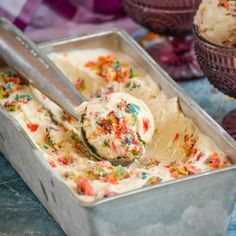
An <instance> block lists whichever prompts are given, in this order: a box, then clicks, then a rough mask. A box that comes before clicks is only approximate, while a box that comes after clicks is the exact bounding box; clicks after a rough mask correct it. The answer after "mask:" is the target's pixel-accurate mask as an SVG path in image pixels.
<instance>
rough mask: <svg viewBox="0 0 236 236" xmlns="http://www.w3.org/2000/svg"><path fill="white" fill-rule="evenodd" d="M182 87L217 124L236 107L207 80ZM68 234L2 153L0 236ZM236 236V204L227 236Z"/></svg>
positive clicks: (235, 103) (0, 158)
mask: <svg viewBox="0 0 236 236" xmlns="http://www.w3.org/2000/svg"><path fill="white" fill-rule="evenodd" d="M179 84H180V86H181V87H182V88H183V89H184V90H185V91H186V92H187V93H188V94H189V95H190V96H191V97H192V98H193V99H194V100H195V101H196V102H197V103H198V104H199V105H200V106H201V107H202V108H203V109H204V110H206V111H207V112H208V113H209V114H210V115H211V116H212V117H213V118H214V119H215V120H216V121H217V122H219V123H220V122H221V120H222V119H223V117H224V115H225V114H227V112H229V111H231V110H232V109H234V108H236V101H231V100H230V99H228V98H227V96H225V95H224V94H222V93H220V92H217V91H216V90H215V89H213V88H212V86H211V85H210V84H209V82H208V80H207V79H201V80H195V81H189V82H181V83H179ZM2 235H3V236H16V235H17V236H18V235H20V236H24V235H39V236H42V235H47V236H52V235H59V236H61V235H65V234H64V232H63V231H62V229H61V228H60V227H59V226H58V224H57V223H56V222H55V221H54V219H53V218H52V217H51V216H50V215H49V214H48V212H47V211H46V210H45V208H44V207H43V206H42V204H41V203H40V202H39V201H38V199H37V198H36V197H35V196H34V194H33V193H32V192H31V190H30V189H29V188H28V187H27V185H26V184H25V183H24V181H23V180H22V179H21V177H20V176H19V175H18V174H17V172H16V171H15V170H14V169H13V168H12V166H11V164H10V163H9V162H8V161H7V160H6V159H5V157H4V156H3V155H1V154H0V236H2ZM235 235H236V205H235V207H234V210H233V212H232V217H231V222H230V224H229V227H228V232H227V236H235Z"/></svg>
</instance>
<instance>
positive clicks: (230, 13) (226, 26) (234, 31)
mask: <svg viewBox="0 0 236 236" xmlns="http://www.w3.org/2000/svg"><path fill="white" fill-rule="evenodd" d="M194 23H195V24H196V25H197V26H198V27H199V31H200V33H201V34H202V36H203V37H205V38H206V39H207V40H209V41H210V42H212V43H215V44H218V45H223V46H227V47H236V1H235V0H203V1H202V3H201V5H200V7H199V9H198V11H197V14H196V16H195V20H194Z"/></svg>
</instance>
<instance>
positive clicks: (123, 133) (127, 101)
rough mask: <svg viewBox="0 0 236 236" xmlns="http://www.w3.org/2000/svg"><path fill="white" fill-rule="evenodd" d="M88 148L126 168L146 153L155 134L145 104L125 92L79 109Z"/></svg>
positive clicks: (103, 98) (97, 100) (151, 117)
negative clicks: (146, 148)
mask: <svg viewBox="0 0 236 236" xmlns="http://www.w3.org/2000/svg"><path fill="white" fill-rule="evenodd" d="M78 112H79V113H81V114H83V115H82V131H83V134H84V136H85V138H86V140H87V142H88V144H89V145H90V146H91V148H92V149H93V150H94V152H96V153H97V154H98V156H102V157H103V159H106V160H109V161H110V162H111V163H113V164H115V165H116V164H120V163H122V164H123V165H126V164H128V163H130V162H132V161H133V160H135V159H137V158H139V157H140V156H141V155H143V154H144V153H145V144H147V143H149V142H150V141H151V139H152V135H153V133H154V120H153V116H152V113H151V112H150V110H149V108H148V107H147V105H146V104H145V103H144V102H143V101H142V100H140V99H137V98H135V97H133V96H131V95H129V94H127V93H122V92H117V93H111V94H109V95H106V96H104V97H101V98H99V99H95V100H93V101H91V102H89V103H88V104H84V105H82V106H80V107H79V111H78Z"/></svg>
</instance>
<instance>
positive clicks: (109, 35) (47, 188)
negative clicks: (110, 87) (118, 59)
mask: <svg viewBox="0 0 236 236" xmlns="http://www.w3.org/2000/svg"><path fill="white" fill-rule="evenodd" d="M97 47H103V48H108V49H112V50H117V51H120V52H123V53H125V54H126V55H128V56H129V57H131V58H132V59H133V60H134V61H135V62H136V63H137V64H138V65H140V66H142V68H143V69H145V70H146V72H147V73H148V74H149V75H150V76H151V77H152V78H153V79H154V80H155V81H156V82H157V83H158V84H159V85H160V87H161V88H162V89H163V91H164V92H165V93H166V94H167V95H168V96H169V97H173V96H178V97H179V101H180V106H181V109H182V110H183V112H184V114H185V115H186V116H187V117H189V118H191V119H192V120H193V121H194V122H195V123H196V124H197V125H198V127H199V128H200V129H201V130H202V131H203V133H205V134H207V135H208V136H210V137H211V138H212V140H213V141H214V142H215V143H216V144H217V145H218V146H219V147H220V148H221V149H222V150H223V151H224V152H225V153H226V154H227V155H228V156H229V158H230V160H231V161H232V162H233V163H235V162H236V144H235V142H234V140H233V139H232V138H231V137H230V136H229V135H228V134H227V133H226V132H225V131H224V130H223V129H222V128H221V127H220V126H219V125H218V124H217V123H216V122H215V121H214V120H213V119H212V118H211V117H210V116H209V115H207V113H206V112H204V111H203V110H202V109H201V108H200V107H199V106H198V105H197V104H196V103H195V102H194V101H193V100H192V99H191V98H190V97H189V96H188V95H186V94H185V93H184V92H183V90H182V89H181V88H180V87H179V86H178V85H177V84H176V83H175V82H174V81H173V80H172V79H171V78H170V77H169V76H168V75H167V74H166V73H165V72H164V71H163V70H162V69H161V68H160V67H159V66H158V65H157V64H156V63H155V62H154V61H153V59H152V58H151V57H150V56H149V55H148V54H147V53H146V52H145V51H144V50H143V49H142V48H141V47H140V46H139V45H138V44H137V43H136V42H135V41H134V40H133V39H132V38H131V37H130V36H129V35H128V34H127V33H125V32H123V31H120V30H116V29H112V30H107V31H102V32H98V33H95V34H90V35H84V36H80V37H74V38H70V39H65V40H60V41H55V42H49V43H46V44H42V45H40V48H41V49H42V50H43V51H44V52H45V53H47V54H48V53H51V52H67V51H70V50H74V49H76V50H78V49H91V48H97ZM3 124H4V125H3ZM16 147H17V148H16ZM0 150H1V151H2V152H3V153H4V155H5V156H6V157H7V159H8V160H9V161H10V162H11V164H12V165H13V166H14V168H15V169H16V170H17V171H18V172H19V174H20V175H21V176H22V178H23V179H24V181H25V182H26V183H27V184H28V186H29V187H30V188H31V190H32V191H33V192H34V193H35V195H36V196H37V197H38V198H39V200H40V201H41V202H42V204H43V205H44V206H45V207H46V208H47V210H48V211H49V212H50V214H51V215H52V216H53V217H54V218H55V219H56V221H57V222H58V223H59V224H60V226H61V227H62V228H63V230H64V231H65V232H66V233H67V234H68V235H85V236H90V235H101V236H106V235H107V236H108V235H115V236H116V235H117V236H118V235H122V236H126V235H127V236H128V235H137V236H138V235H142V236H143V235H145V236H146V235H147V236H148V235H164V236H168V235H170V236H172V235H181V236H182V235H183V236H184V235H188V236H191V235H203V236H204V235H207V236H209V235H214V236H215V235H224V233H225V231H226V228H227V225H228V222H229V217H230V214H231V211H232V209H233V204H234V200H235V196H236V181H235V179H236V166H235V165H233V166H231V167H228V168H224V169H220V170H216V171H211V172H205V173H200V174H197V175H194V176H189V177H185V178H182V179H178V180H174V181H169V182H164V183H161V184H159V185H156V186H151V187H144V188H142V189H138V190H135V191H131V192H128V193H125V194H121V195H118V196H115V197H111V198H107V199H103V200H100V201H98V202H96V203H92V204H86V205H84V204H83V203H82V202H79V200H78V199H77V197H76V194H75V193H73V192H72V191H71V190H70V189H69V188H68V187H67V185H66V184H65V183H64V182H63V179H62V178H61V177H60V176H59V174H58V173H57V172H56V171H54V170H53V169H52V168H50V167H49V165H48V163H47V162H46V160H45V159H44V158H43V157H42V156H41V155H42V154H41V153H40V152H39V151H38V150H37V149H36V147H35V146H34V144H33V142H32V141H31V140H30V139H29V137H28V136H27V134H26V133H25V131H24V130H23V129H22V128H21V126H20V125H19V124H18V123H17V121H16V120H15V119H14V118H13V117H11V116H10V115H9V114H8V113H7V112H6V111H5V110H4V109H3V108H1V109H0Z"/></svg>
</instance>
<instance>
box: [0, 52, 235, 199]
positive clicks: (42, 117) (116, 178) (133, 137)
mask: <svg viewBox="0 0 236 236" xmlns="http://www.w3.org/2000/svg"><path fill="white" fill-rule="evenodd" d="M50 58H51V59H52V60H53V61H54V62H55V64H56V65H57V66H58V67H59V69H61V70H62V72H63V73H64V74H65V75H66V77H67V78H68V79H69V80H70V81H71V83H72V84H73V85H74V86H75V87H76V88H77V89H78V90H79V91H80V92H81V93H82V94H83V95H84V96H85V97H86V98H87V99H88V100H90V101H91V106H89V107H88V109H87V110H86V112H85V118H84V126H87V127H88V133H87V134H86V135H87V139H88V141H89V142H90V144H91V145H97V144H99V145H98V146H97V147H99V148H98V149H97V150H96V151H97V152H99V153H101V154H105V155H107V159H108V160H112V159H113V158H114V157H117V156H124V153H123V152H122V151H121V150H123V148H127V153H126V156H127V157H128V158H129V159H134V162H132V163H131V164H129V165H128V166H121V165H118V166H117V165H113V164H112V163H111V162H110V161H107V160H102V161H97V160H93V159H91V156H90V154H89V153H87V151H86V149H85V148H84V146H83V142H82V141H81V136H80V132H78V130H79V126H78V122H77V120H75V119H74V118H73V117H71V116H70V115H68V114H67V113H65V112H64V111H63V110H62V109H61V108H59V107H58V106H57V105H56V104H55V103H53V102H52V101H51V100H49V99H48V98H47V97H46V96H44V95H43V94H42V93H41V92H39V91H38V90H37V89H35V88H34V87H33V86H30V85H27V84H24V83H23V82H22V81H21V80H20V78H19V76H18V75H17V74H16V73H15V72H14V71H12V70H11V69H9V68H2V69H1V73H0V104H1V105H2V106H3V107H4V108H5V109H6V110H7V111H9V113H10V114H11V115H12V116H14V118H15V119H17V121H18V122H19V123H20V125H21V126H22V127H23V128H24V129H25V131H26V132H27V134H28V135H29V137H30V138H31V139H32V140H33V142H34V143H35V145H36V146H37V148H38V149H39V150H40V151H41V153H42V154H43V156H44V158H45V159H46V160H47V161H48V164H49V165H50V166H51V168H52V169H53V171H57V172H58V173H59V175H60V176H61V177H62V178H63V180H64V182H65V183H66V184H67V185H68V187H69V188H71V190H72V191H75V192H76V194H77V196H78V198H79V199H80V200H81V201H86V202H93V201H96V200H99V199H102V198H105V197H110V196H114V195H117V194H120V193H124V192H127V191H131V190H134V189H137V188H141V187H143V186H148V185H155V184H159V183H162V182H164V181H168V180H173V179H176V178H182V177H185V176H189V175H193V174H197V173H200V172H204V171H210V170H215V169H218V168H223V167H226V166H229V165H230V162H229V160H228V159H227V157H226V156H225V154H224V153H223V152H222V151H221V150H220V149H219V148H218V147H217V146H216V144H215V143H214V142H213V141H212V140H211V139H210V138H209V137H208V136H207V135H205V134H203V133H202V132H201V131H200V130H199V129H198V127H197V126H196V125H195V124H194V123H193V121H192V120H191V119H189V118H187V117H186V116H185V115H184V114H183V113H182V111H181V109H180V107H179V103H178V98H176V97H173V98H168V97H167V96H166V94H165V93H164V92H163V91H162V90H161V89H160V88H159V86H158V85H157V84H156V83H155V82H154V81H153V80H152V79H151V78H150V76H149V75H148V74H147V73H146V72H145V71H144V70H142V69H141V66H142V65H137V64H136V63H135V62H134V61H133V60H132V59H130V58H129V57H127V56H126V55H124V54H121V53H119V52H114V51H111V50H107V49H93V50H79V51H71V52H67V53H64V54H62V53H61V54H60V53H58V54H51V55H50ZM124 92H125V93H128V94H130V95H127V96H125V97H124V96H123V95H124ZM99 97H102V98H99ZM94 98H98V100H93V99H94ZM62 99H63V98H62ZM97 101H99V103H97ZM107 101H108V103H107ZM104 102H105V104H103V103H104ZM143 102H144V103H145V104H146V105H145V104H144V103H143ZM82 108H83V106H82ZM149 110H150V111H149ZM150 112H151V113H152V115H153V118H154V121H153V120H152V118H151V116H150ZM133 124H134V125H133ZM127 125H128V126H127ZM130 127H131V128H130ZM144 145H145V147H144ZM108 146H110V147H111V148H112V149H113V151H112V152H110V153H107V150H110V149H107V147H108ZM32 158H34V157H32Z"/></svg>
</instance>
